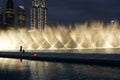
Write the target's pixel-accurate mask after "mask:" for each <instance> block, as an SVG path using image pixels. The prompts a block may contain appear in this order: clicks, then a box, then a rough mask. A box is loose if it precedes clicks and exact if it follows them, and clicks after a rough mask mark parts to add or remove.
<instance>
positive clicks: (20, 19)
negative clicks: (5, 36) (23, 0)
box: [17, 6, 26, 28]
mask: <svg viewBox="0 0 120 80" xmlns="http://www.w3.org/2000/svg"><path fill="white" fill-rule="evenodd" d="M17 13H18V15H17V26H18V28H25V26H26V19H25V9H24V6H18V8H17Z"/></svg>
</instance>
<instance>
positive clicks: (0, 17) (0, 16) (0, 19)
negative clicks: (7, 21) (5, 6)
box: [0, 7, 3, 28]
mask: <svg viewBox="0 0 120 80" xmlns="http://www.w3.org/2000/svg"><path fill="white" fill-rule="evenodd" d="M2 27H3V12H2V8H1V7H0V28H2Z"/></svg>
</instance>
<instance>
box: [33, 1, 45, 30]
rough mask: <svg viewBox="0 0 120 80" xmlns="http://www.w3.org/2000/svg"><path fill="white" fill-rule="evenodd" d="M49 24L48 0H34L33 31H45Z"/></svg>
mask: <svg viewBox="0 0 120 80" xmlns="http://www.w3.org/2000/svg"><path fill="white" fill-rule="evenodd" d="M46 24H47V6H46V0H32V8H31V29H32V30H33V29H44V27H45V25H46Z"/></svg>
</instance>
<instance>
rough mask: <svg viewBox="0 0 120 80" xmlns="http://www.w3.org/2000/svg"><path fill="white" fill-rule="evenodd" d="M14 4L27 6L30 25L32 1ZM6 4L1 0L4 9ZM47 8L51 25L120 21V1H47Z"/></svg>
mask: <svg viewBox="0 0 120 80" xmlns="http://www.w3.org/2000/svg"><path fill="white" fill-rule="evenodd" d="M14 3H15V6H17V5H24V6H25V9H26V15H27V24H28V23H29V21H30V19H29V16H30V8H31V0H14ZM5 4H6V1H5V0H0V5H1V6H2V7H3V8H5ZM47 7H48V23H49V25H57V24H65V25H69V24H75V23H83V22H86V21H93V20H97V21H104V22H107V21H110V20H111V19H116V20H120V0H47ZM28 26H29V25H28Z"/></svg>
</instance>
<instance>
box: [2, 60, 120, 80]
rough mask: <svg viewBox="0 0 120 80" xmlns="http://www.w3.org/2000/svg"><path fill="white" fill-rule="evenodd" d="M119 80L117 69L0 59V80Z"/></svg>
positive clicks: (119, 75)
mask: <svg viewBox="0 0 120 80" xmlns="http://www.w3.org/2000/svg"><path fill="white" fill-rule="evenodd" d="M119 79H120V68H119V67H110V66H98V65H83V64H70V63H69V64H68V63H56V62H41V61H25V60H23V62H22V63H21V62H20V61H19V60H15V59H0V80H119Z"/></svg>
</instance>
